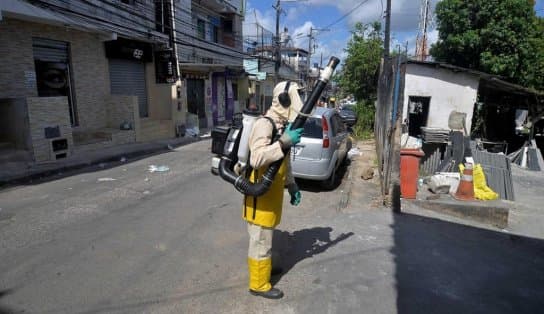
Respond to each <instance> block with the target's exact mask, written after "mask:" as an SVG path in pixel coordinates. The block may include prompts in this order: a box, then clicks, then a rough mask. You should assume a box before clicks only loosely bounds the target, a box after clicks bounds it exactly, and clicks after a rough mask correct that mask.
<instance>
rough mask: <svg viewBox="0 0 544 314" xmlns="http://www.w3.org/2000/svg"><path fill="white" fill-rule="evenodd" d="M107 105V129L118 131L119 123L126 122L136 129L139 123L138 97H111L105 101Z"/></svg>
mask: <svg viewBox="0 0 544 314" xmlns="http://www.w3.org/2000/svg"><path fill="white" fill-rule="evenodd" d="M106 102H107V104H108V121H107V122H108V127H110V128H113V129H119V127H120V125H121V123H123V122H125V121H127V122H129V123H130V124H132V127H133V128H134V129H135V128H136V123H137V122H139V120H140V119H139V118H138V116H139V114H138V96H123V95H111V96H109V97H108V98H107V99H106Z"/></svg>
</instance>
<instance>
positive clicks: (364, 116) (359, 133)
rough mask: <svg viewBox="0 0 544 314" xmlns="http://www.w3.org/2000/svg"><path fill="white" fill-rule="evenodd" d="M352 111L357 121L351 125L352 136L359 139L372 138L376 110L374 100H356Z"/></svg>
mask: <svg viewBox="0 0 544 314" xmlns="http://www.w3.org/2000/svg"><path fill="white" fill-rule="evenodd" d="M354 111H355V113H356V114H357V123H356V124H355V125H354V126H353V136H355V138H357V139H360V140H366V139H370V138H372V137H373V131H374V117H375V112H376V109H375V107H374V101H371V100H367V101H360V102H357V104H356V105H355V108H354Z"/></svg>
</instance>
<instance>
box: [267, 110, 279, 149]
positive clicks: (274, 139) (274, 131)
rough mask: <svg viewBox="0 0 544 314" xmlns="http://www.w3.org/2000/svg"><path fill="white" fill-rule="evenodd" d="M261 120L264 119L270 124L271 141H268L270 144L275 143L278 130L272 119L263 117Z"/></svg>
mask: <svg viewBox="0 0 544 314" xmlns="http://www.w3.org/2000/svg"><path fill="white" fill-rule="evenodd" d="M263 118H265V119H266V120H268V121H270V123H271V124H272V127H273V129H272V140H271V141H270V144H272V143H274V142H275V141H277V140H278V139H277V135H278V128H277V127H276V123H275V122H274V120H272V118H270V117H267V116H263Z"/></svg>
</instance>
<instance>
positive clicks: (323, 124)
mask: <svg viewBox="0 0 544 314" xmlns="http://www.w3.org/2000/svg"><path fill="white" fill-rule="evenodd" d="M321 128H322V129H323V148H328V147H329V144H330V142H329V124H328V123H327V118H325V116H323V117H321Z"/></svg>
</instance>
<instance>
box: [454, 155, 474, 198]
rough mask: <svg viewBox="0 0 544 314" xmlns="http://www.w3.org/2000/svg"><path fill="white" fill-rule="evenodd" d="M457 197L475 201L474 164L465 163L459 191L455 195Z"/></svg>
mask: <svg viewBox="0 0 544 314" xmlns="http://www.w3.org/2000/svg"><path fill="white" fill-rule="evenodd" d="M453 197H454V198H455V199H458V200H460V201H473V200H474V183H473V181H472V164H471V163H468V162H467V163H465V169H464V170H463V174H462V175H461V181H460V182H459V187H458V188H457V192H455V195H453Z"/></svg>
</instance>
